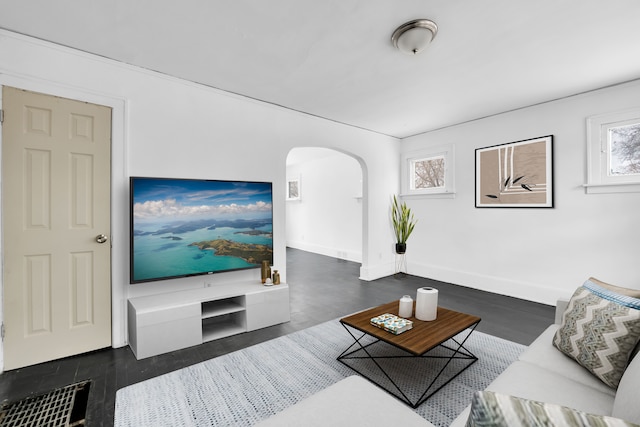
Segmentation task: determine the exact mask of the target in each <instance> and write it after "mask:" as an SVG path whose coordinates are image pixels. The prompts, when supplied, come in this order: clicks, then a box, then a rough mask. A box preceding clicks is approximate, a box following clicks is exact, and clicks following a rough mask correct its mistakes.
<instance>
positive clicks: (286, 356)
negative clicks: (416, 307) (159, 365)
mask: <svg viewBox="0 0 640 427" xmlns="http://www.w3.org/2000/svg"><path fill="white" fill-rule="evenodd" d="M352 342H353V339H352V338H351V336H350V335H349V334H348V333H347V331H346V330H345V329H344V328H343V326H342V325H341V324H340V323H339V322H338V321H337V320H336V321H330V322H326V323H323V324H320V325H318V326H314V327H311V328H309V329H305V330H303V331H299V332H295V333H293V334H290V335H286V336H283V337H279V338H276V339H273V340H271V341H267V342H264V343H262V344H257V345H254V346H252V347H248V348H245V349H243V350H239V351H236V352H233V353H229V354H227V355H224V356H220V357H217V358H215V359H211V360H208V361H205V362H202V363H199V364H197V365H193V366H190V367H187V368H184V369H181V370H178V371H175V372H171V373H168V374H165V375H161V376H159V377H156V378H152V379H150V380H147V381H143V382H141V383H138V384H133V385H131V386H128V387H125V388H123V389H120V390H118V392H117V395H116V408H115V426H116V427H128V426H131V427H133V426H135V427H140V426H172V427H176V426H185V427H186V426H189V427H191V426H194V427H195V426H250V425H253V424H255V423H256V422H258V421H260V420H262V419H264V418H267V417H269V416H271V415H273V414H275V413H277V412H280V411H282V410H283V409H285V408H287V407H288V406H290V405H293V404H294V403H296V402H298V401H300V400H302V399H304V398H306V397H308V396H310V395H312V394H314V393H316V392H318V391H320V390H322V389H323V388H326V387H328V386H329V385H331V384H333V383H335V382H337V381H339V380H341V379H343V378H345V377H347V376H349V375H354V371H353V370H351V369H350V368H348V367H347V366H345V365H343V364H342V363H340V362H338V361H337V360H336V357H337V356H338V355H339V354H340V353H342V351H343V350H345V348H347V347H348V346H349V345H350V344H351V343H352ZM465 347H466V348H467V349H469V350H470V351H471V352H472V353H474V354H475V355H476V356H478V358H479V360H478V361H477V362H476V363H475V364H473V365H472V366H471V367H469V368H468V369H467V370H466V371H464V372H463V373H462V374H461V375H459V376H458V377H456V378H455V379H453V381H451V382H450V383H449V384H448V385H446V386H444V387H443V388H442V389H441V390H440V391H438V392H437V393H436V394H435V395H434V396H432V397H431V398H430V399H428V400H427V401H426V402H425V403H423V404H422V405H420V406H419V407H418V408H416V409H415V411H416V412H417V413H418V414H420V415H421V416H422V417H424V418H425V419H427V420H429V421H430V422H432V423H433V424H434V425H437V426H448V425H449V424H450V423H451V422H452V421H453V419H454V418H455V417H456V416H457V415H458V414H459V413H460V412H462V410H463V409H464V408H465V407H466V406H467V405H468V404H469V403H470V402H471V397H472V395H473V392H474V391H476V390H482V389H484V388H485V387H486V386H487V385H488V384H489V383H490V382H491V381H492V380H493V379H494V378H495V377H497V376H498V375H499V374H500V373H501V372H502V371H503V370H504V369H505V368H506V367H507V366H509V364H511V363H512V362H513V361H514V360H516V359H517V357H518V355H519V354H520V353H521V352H522V351H523V350H524V349H525V346H522V345H520V344H516V343H513V342H511V341H507V340H503V339H500V338H496V337H493V336H491V335H487V334H483V333H481V332H474V333H473V334H471V336H470V337H469V339H468V340H467V342H466V343H465ZM370 348H371V349H372V351H374V352H376V354H377V355H382V354H386V353H385V352H391V351H395V350H393V349H392V347H391V346H389V345H387V344H384V343H378V344H374V345H372V346H371V347H370ZM430 360H437V359H430ZM360 361H362V359H360V360H357V359H356V360H351V361H349V363H359V362H360ZM385 363H388V366H386V367H385V368H386V369H389V370H390V371H394V369H395V370H396V371H397V372H391V373H392V374H394V375H396V376H397V377H398V378H399V385H401V387H403V388H404V387H406V388H408V389H409V395H410V397H411V395H412V394H413V395H415V394H416V393H418V396H419V393H421V392H422V391H424V388H425V387H426V385H425V383H424V379H423V378H424V377H426V376H428V375H429V372H427V371H429V370H433V369H434V367H433V366H429V364H428V363H426V364H425V363H420V366H418V365H415V366H413V365H412V363H417V362H416V361H411V360H410V359H388V361H387V362H385ZM358 367H359V368H360V369H361V370H364V371H366V370H367V369H371V372H369V375H372V376H375V375H377V371H376V369H377V368H375V366H373V365H372V364H371V366H370V367H367V363H366V361H364V363H363V364H361V365H358ZM450 367H451V365H450V366H449V367H448V368H447V371H449V368H450ZM454 368H455V367H454ZM421 370H422V371H421ZM452 370H453V369H452ZM447 371H445V373H446V372H447ZM431 372H433V371H431ZM363 373H364V372H363ZM394 378H395V377H394ZM416 385H420V386H421V389H420V390H418V389H417V388H416V387H415V386H416Z"/></svg>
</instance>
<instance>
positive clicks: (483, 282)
mask: <svg viewBox="0 0 640 427" xmlns="http://www.w3.org/2000/svg"><path fill="white" fill-rule="evenodd" d="M407 270H408V272H409V274H412V275H414V276H419V277H424V278H428V279H434V280H439V281H441V282H447V283H452V284H454V285H459V286H465V287H467V288H473V289H478V290H481V291H486V292H491V293H494V294H500V295H506V296H510V297H514V298H519V299H524V300H527V301H533V302H538V303H541V304H547V305H552V306H555V305H556V301H557V300H558V299H559V298H566V297H567V295H566V291H564V290H562V289H555V288H552V287H549V286H546V285H542V284H539V283H531V282H523V281H520V280H511V279H506V278H504V277H497V276H489V275H483V274H478V273H472V272H468V271H460V270H454V269H448V268H444V267H439V266H435V265H428V264H420V263H412V262H410V263H409V264H408V266H407Z"/></svg>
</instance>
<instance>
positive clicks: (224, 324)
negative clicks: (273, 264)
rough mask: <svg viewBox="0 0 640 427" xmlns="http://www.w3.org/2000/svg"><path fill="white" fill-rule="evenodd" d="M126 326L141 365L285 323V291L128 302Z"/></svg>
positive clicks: (237, 289) (235, 286) (253, 287)
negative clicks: (199, 346) (160, 356)
mask: <svg viewBox="0 0 640 427" xmlns="http://www.w3.org/2000/svg"><path fill="white" fill-rule="evenodd" d="M128 320H129V345H130V347H131V349H132V350H133V353H134V354H135V355H136V358H137V359H143V358H146V357H150V356H155V355H158V354H162V353H167V352H170V351H174V350H179V349H181V348H186V347H190V346H193V345H198V344H202V343H204V342H207V341H212V340H216V339H220V338H224V337H227V336H231V335H235V334H239V333H242V332H248V331H253V330H256V329H260V328H264V327H267V326H272V325H275V324H278V323H284V322H288V321H289V320H290V311H289V287H288V285H286V284H280V285H274V286H268V287H267V286H262V285H260V284H255V283H244V282H238V283H227V284H221V285H214V286H211V287H206V288H198V289H189V290H185V291H177V292H169V293H163V294H157V295H149V296H143V297H136V298H131V299H129V303H128Z"/></svg>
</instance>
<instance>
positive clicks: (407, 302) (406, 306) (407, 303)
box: [398, 295, 413, 317]
mask: <svg viewBox="0 0 640 427" xmlns="http://www.w3.org/2000/svg"><path fill="white" fill-rule="evenodd" d="M412 315H413V300H412V299H411V297H410V296H409V295H404V296H403V297H402V298H400V307H399V309H398V316H400V317H411V316H412Z"/></svg>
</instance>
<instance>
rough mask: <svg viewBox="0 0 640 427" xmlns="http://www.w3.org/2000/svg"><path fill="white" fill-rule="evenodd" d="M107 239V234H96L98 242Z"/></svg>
mask: <svg viewBox="0 0 640 427" xmlns="http://www.w3.org/2000/svg"><path fill="white" fill-rule="evenodd" d="M106 241H107V236H105V235H104V234H98V235H97V236H96V242H98V243H104V242H106Z"/></svg>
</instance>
